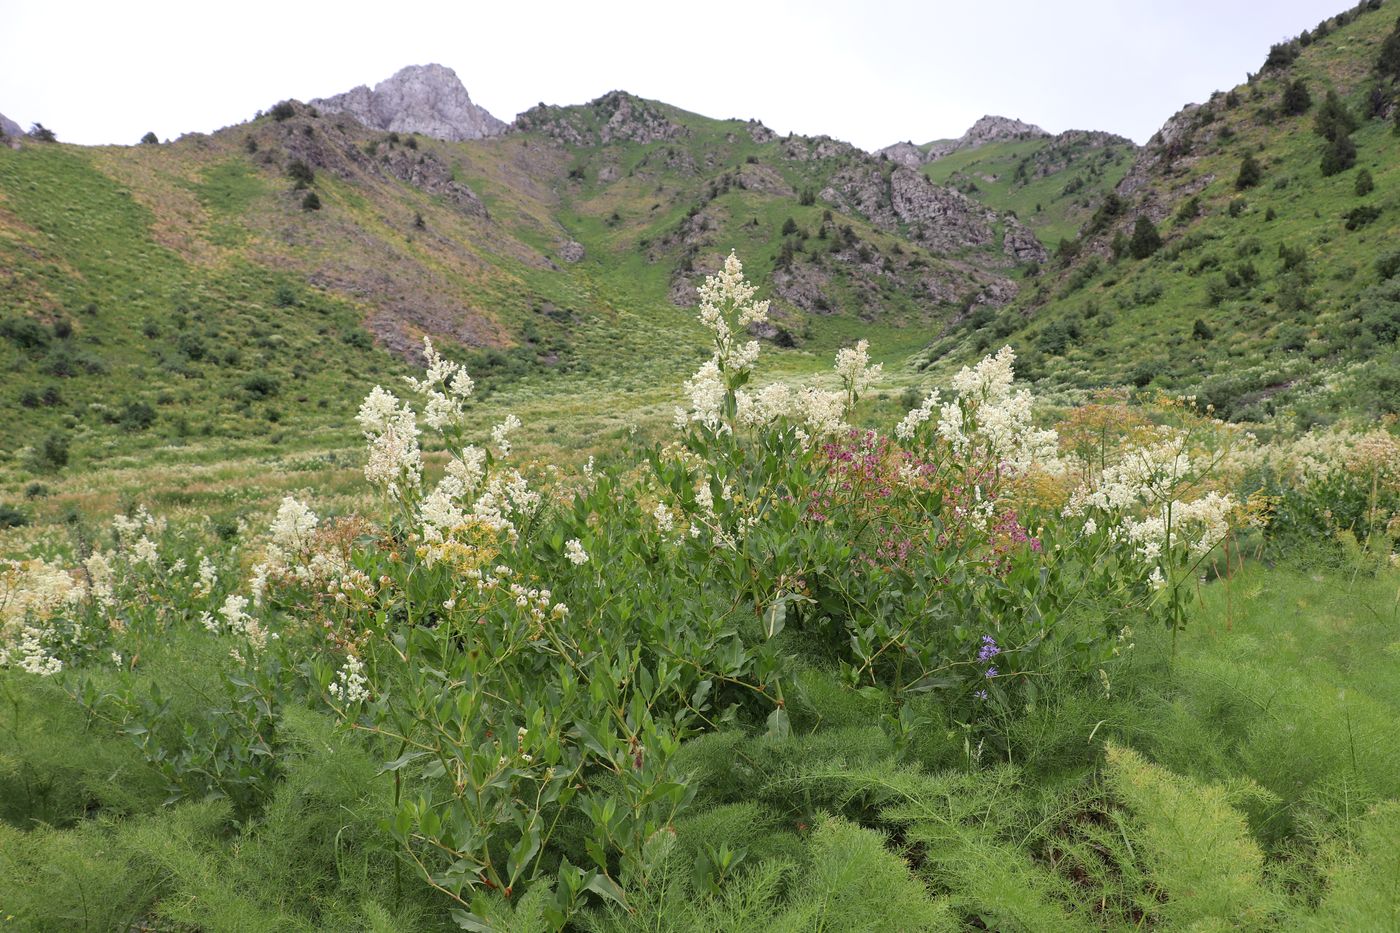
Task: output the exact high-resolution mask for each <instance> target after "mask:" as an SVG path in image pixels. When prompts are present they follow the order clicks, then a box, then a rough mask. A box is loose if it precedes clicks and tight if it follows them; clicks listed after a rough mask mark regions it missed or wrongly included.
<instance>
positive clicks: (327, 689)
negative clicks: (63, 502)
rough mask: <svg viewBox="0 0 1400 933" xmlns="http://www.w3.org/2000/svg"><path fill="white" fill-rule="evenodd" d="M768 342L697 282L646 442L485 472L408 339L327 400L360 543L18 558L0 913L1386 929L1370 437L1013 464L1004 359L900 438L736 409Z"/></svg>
mask: <svg viewBox="0 0 1400 933" xmlns="http://www.w3.org/2000/svg"><path fill="white" fill-rule="evenodd" d="M767 313H768V307H767V304H766V303H765V302H761V301H758V300H757V299H756V297H755V290H754V289H753V288H752V287H751V286H749V285H748V284H747V283H746V282H745V281H744V279H743V277H742V273H741V269H740V268H739V265H738V262H737V260H736V259H734V258H733V257H731V258H730V260H729V261H728V262H727V263H726V266H725V268H724V269H723V270H722V272H721V273H719V274H717V275H716V276H714V277H712V278H710V279H709V280H707V282H706V283H705V285H704V286H703V287H702V289H701V305H700V311H699V317H700V321H701V323H702V324H703V325H704V327H705V329H706V330H707V331H708V334H709V336H710V339H711V343H712V350H713V352H712V355H711V357H710V359H709V360H708V361H707V362H706V363H705V364H704V365H702V366H701V367H700V369H699V370H698V371H697V372H696V373H695V374H694V376H692V378H691V379H690V380H688V381H687V383H686V385H685V395H686V397H687V401H688V404H687V405H686V406H684V407H681V408H678V409H677V410H676V413H675V426H674V428H673V431H674V434H673V436H672V439H671V440H670V441H669V442H666V443H657V444H647V445H641V446H634V447H633V448H632V449H630V450H628V449H625V445H624V448H623V449H618V450H616V451H615V452H614V453H613V455H612V456H610V457H607V458H606V459H604V460H603V461H602V462H596V461H594V460H590V461H588V462H587V463H585V464H583V465H582V466H581V467H580V468H579V469H578V470H577V471H564V470H561V469H560V468H559V467H557V466H553V465H541V464H539V463H538V462H535V463H533V464H532V463H529V462H521V460H520V458H519V456H518V454H517V453H516V450H515V449H516V447H518V446H519V445H520V444H521V443H528V439H529V434H528V432H529V428H528V427H527V426H525V425H522V424H521V422H520V421H519V419H518V418H516V417H514V416H513V415H509V414H507V415H504V417H500V420H499V421H498V422H497V423H496V425H495V426H494V427H493V428H491V429H490V430H489V431H483V433H482V435H481V436H480V437H476V436H474V433H473V431H472V429H471V427H470V425H471V423H472V422H471V420H470V419H469V418H468V411H469V410H470V409H471V408H472V407H473V406H474V405H476V404H478V403H477V402H476V400H475V386H474V383H473V380H472V379H471V377H470V376H469V375H468V374H467V372H466V371H465V370H464V369H462V368H461V367H460V365H459V364H457V363H454V362H451V361H450V360H447V359H445V358H443V357H441V356H439V355H438V353H437V352H436V351H435V350H434V348H433V347H432V345H431V344H430V343H429V344H427V345H425V347H424V358H425V361H426V363H427V371H426V373H425V374H424V375H423V376H422V377H412V378H410V379H409V380H408V381H407V388H408V390H409V392H410V395H411V397H412V398H413V399H415V400H416V401H413V402H408V401H403V400H401V399H399V398H398V397H397V396H396V395H395V394H394V393H392V392H390V391H387V390H385V389H384V388H382V387H375V388H374V390H373V391H372V392H370V393H369V395H368V396H367V397H366V398H365V401H364V403H363V405H362V406H361V408H360V410H359V414H358V417H357V418H356V420H357V422H358V425H359V428H360V430H361V432H362V433H363V435H364V438H365V440H366V442H367V447H368V450H367V457H366V460H365V461H364V463H365V466H364V477H365V479H366V480H367V481H368V483H369V484H370V487H371V488H372V489H373V490H375V492H374V494H373V495H372V496H370V497H361V498H360V499H359V504H358V507H357V508H355V509H353V510H351V509H346V510H344V511H340V512H339V513H338V514H326V513H325V512H324V511H323V512H322V513H321V514H318V512H317V511H315V510H313V508H312V507H311V505H308V504H307V503H305V502H303V501H301V500H299V499H297V498H294V497H291V496H288V497H286V498H284V499H283V501H282V502H281V504H280V506H279V507H278V509H277V512H276V515H275V517H274V519H273V521H272V522H271V528H270V531H269V532H268V533H267V534H266V535H260V534H258V533H256V532H254V531H253V530H251V529H250V528H249V527H248V526H246V525H235V526H232V527H225V526H220V525H218V524H215V523H213V522H211V521H210V520H208V519H205V520H203V521H202V522H201V521H189V520H187V521H185V522H171V521H167V520H166V519H164V518H162V517H159V516H156V515H154V514H152V513H151V512H150V511H148V510H147V509H145V508H142V507H133V508H132V509H131V510H130V511H128V512H125V513H123V514H119V515H118V516H116V518H115V519H114V520H113V521H112V523H111V525H110V527H109V528H99V527H93V526H91V525H89V524H88V523H87V522H86V521H85V520H83V519H82V518H81V517H77V518H75V520H74V523H73V524H72V525H71V526H70V534H69V535H68V536H67V540H63V539H62V538H52V537H51V538H48V539H47V542H48V544H47V547H44V546H41V547H40V550H43V551H45V553H41V554H36V555H34V556H33V557H30V558H29V559H26V560H19V561H7V562H6V563H5V565H4V576H3V578H0V609H3V612H4V616H3V629H0V635H2V636H3V638H0V666H3V670H0V689H2V690H3V692H4V696H5V700H6V704H5V706H6V708H5V716H4V728H3V729H0V743H3V744H0V753H3V757H2V758H0V765H3V768H0V781H2V782H3V784H4V789H5V792H4V794H3V795H0V799H3V801H4V806H5V811H4V813H3V814H0V816H3V819H4V821H5V824H4V826H3V827H0V833H3V836H4V839H3V841H4V845H3V846H0V853H3V854H0V858H3V859H4V860H5V862H6V865H5V869H6V870H5V871H4V872H3V873H0V879H3V880H0V903H3V904H4V907H5V911H6V913H7V916H8V917H9V922H11V923H15V924H18V925H19V928H24V929H39V930H43V929H69V928H90V929H126V928H130V927H131V926H133V925H137V926H145V927H146V928H150V929H208V930H220V929H241V930H247V929H268V930H274V929H275V930H286V929H344V928H347V927H349V928H367V929H384V930H389V929H395V930H402V929H425V930H427V929H445V928H453V927H454V926H455V927H460V928H466V929H499V930H547V929H560V928H564V927H568V928H572V929H596V930H626V929H657V928H665V929H677V930H708V929H747V928H753V929H760V928H764V929H768V928H778V929H792V930H806V929H814V928H823V927H837V928H842V929H871V930H896V929H897V930H908V929H965V928H978V927H992V928H999V929H1025V930H1041V929H1103V928H1107V929H1119V928H1127V927H1142V926H1153V927H1158V928H1178V927H1180V926H1182V925H1190V924H1198V925H1202V924H1204V925H1210V924H1213V925H1215V926H1217V927H1224V926H1228V927H1231V928H1240V927H1242V928H1252V929H1270V928H1275V929H1282V928H1288V929H1292V928H1296V927H1299V926H1311V927H1315V928H1318V929H1335V928H1338V927H1346V928H1384V927H1385V926H1386V925H1387V924H1388V923H1390V922H1391V921H1393V920H1394V918H1395V916H1396V912H1397V911H1398V910H1400V898H1397V892H1396V891H1395V890H1394V886H1393V884H1390V883H1388V882H1387V881H1386V880H1385V879H1393V873H1394V870H1395V865H1394V857H1395V856H1394V850H1393V847H1391V846H1389V845H1388V844H1387V839H1388V838H1389V836H1390V835H1392V834H1393V833H1394V831H1395V829H1396V819H1397V816H1398V815H1400V809H1397V808H1398V807H1400V788H1397V787H1396V786H1395V774H1396V773H1397V772H1396V768H1395V765H1396V763H1397V756H1398V755H1400V747H1397V746H1396V744H1395V741H1394V737H1393V735H1392V731H1393V730H1391V729H1390V721H1391V719H1392V718H1393V716H1394V714H1395V712H1396V710H1395V706H1396V702H1397V697H1396V695H1395V694H1394V690H1393V689H1392V688H1393V686H1394V684H1393V678H1391V677H1389V676H1388V672H1387V665H1388V664H1389V663H1390V658H1389V655H1390V654H1391V653H1393V652H1392V651H1391V648H1393V645H1391V647H1386V645H1389V644H1390V642H1392V641H1393V640H1394V632H1395V626H1396V624H1397V622H1400V616H1398V615H1397V614H1400V601H1397V598H1396V595H1395V594H1396V585H1397V578H1396V576H1395V569H1394V568H1393V566H1392V565H1393V564H1394V563H1395V556H1394V554H1393V551H1394V549H1395V547H1396V543H1397V538H1400V442H1397V440H1396V438H1395V437H1394V436H1393V435H1392V434H1390V433H1388V432H1387V431H1385V430H1371V431H1370V432H1368V433H1347V432H1343V431H1340V430H1335V429H1334V430H1332V431H1330V432H1328V433H1327V434H1325V435H1309V436H1304V437H1299V438H1289V437H1285V436H1279V437H1277V438H1274V439H1272V440H1270V441H1269V442H1268V443H1263V442H1261V441H1260V440H1259V439H1258V438H1255V437H1254V436H1253V435H1249V434H1245V433H1243V432H1241V431H1239V430H1238V429H1235V428H1232V427H1231V426H1229V425H1227V424H1225V423H1223V422H1221V421H1219V420H1217V419H1214V418H1211V417H1209V416H1208V415H1206V414H1203V413H1200V412H1197V411H1196V410H1195V409H1194V408H1193V407H1192V406H1191V405H1190V404H1189V403H1186V402H1184V401H1182V400H1177V399H1170V398H1163V399H1160V400H1159V401H1158V402H1157V403H1156V404H1155V405H1153V406H1150V407H1130V406H1128V405H1127V404H1126V403H1125V402H1124V401H1123V400H1122V399H1121V398H1117V397H1107V398H1104V399H1101V400H1099V401H1097V402H1094V403H1092V404H1089V405H1086V406H1082V407H1080V408H1077V409H1075V410H1073V411H1069V412H1066V413H1064V416H1063V417H1062V418H1061V419H1060V422H1059V424H1058V426H1057V428H1056V429H1053V430H1051V429H1044V428H1040V427H1037V426H1036V424H1035V423H1034V422H1033V420H1032V415H1033V405H1034V399H1033V398H1032V397H1031V396H1030V395H1029V394H1028V393H1027V392H1026V391H1024V390H1022V389H1018V388H1017V387H1016V386H1015V383H1014V381H1013V370H1012V364H1013V357H1012V355H1011V354H1010V352H1009V351H1004V352H1001V353H999V354H997V355H995V356H991V357H988V358H986V359H984V360H983V361H982V362H981V363H979V364H978V365H977V366H975V367H971V368H967V369H964V370H963V371H961V372H960V373H959V374H957V375H956V376H955V377H954V379H953V380H952V385H951V387H950V389H949V390H948V391H947V393H946V394H945V393H944V392H940V391H937V390H934V391H930V392H928V393H927V394H926V395H924V396H923V397H922V400H921V401H917V403H916V404H915V406H914V407H913V408H912V409H911V410H909V411H908V412H907V413H906V414H905V415H904V417H903V418H902V419H901V420H900V421H899V423H898V425H897V426H895V428H894V429H893V430H892V431H890V432H888V433H886V432H883V431H876V430H872V429H867V428H861V427H856V426H854V424H853V422H854V421H855V420H856V419H857V418H859V417H860V413H861V412H862V411H866V412H868V411H869V409H868V408H867V407H866V406H865V405H864V404H863V403H862V397H863V395H865V393H866V392H867V391H868V389H869V386H870V385H871V383H872V381H873V380H874V379H875V378H876V377H877V376H878V375H879V367H878V365H872V364H871V363H870V361H869V357H868V353H867V348H866V346H865V345H864V344H863V343H860V344H857V345H856V346H855V347H852V348H846V349H843V350H842V351H840V352H839V353H838V354H837V358H836V372H835V376H834V379H833V380H824V381H819V382H817V383H815V384H808V385H804V386H800V387H793V386H791V385H790V384H788V383H784V382H774V383H768V384H765V385H763V386H762V387H756V382H755V376H756V374H757V373H758V371H759V369H758V360H759V356H760V354H761V351H760V348H759V345H758V343H757V342H755V341H751V340H748V339H747V336H746V334H745V332H744V331H745V328H747V327H748V326H752V325H757V324H761V323H762V322H763V320H764V319H765V317H766V315H767ZM473 441H475V443H473ZM313 504H314V503H313ZM1279 561H1282V564H1281V565H1279V566H1273V567H1272V569H1270V565H1273V564H1275V563H1276V562H1279ZM1291 565H1296V566H1299V567H1302V566H1307V567H1308V569H1307V570H1302V569H1298V570H1293V569H1288V568H1289V567H1290V566H1291Z"/></svg>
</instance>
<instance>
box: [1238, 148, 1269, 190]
mask: <svg viewBox="0 0 1400 933" xmlns="http://www.w3.org/2000/svg"><path fill="white" fill-rule="evenodd" d="M1263 177H1264V170H1263V168H1262V167H1260V165H1259V161H1258V160H1257V159H1255V158H1254V153H1252V152H1246V153H1245V154H1244V159H1243V160H1241V161H1240V171H1239V174H1238V175H1236V176H1235V190H1236V191H1243V190H1245V189H1246V188H1253V187H1254V186H1255V185H1257V184H1259V182H1260V180H1261V179H1262V178H1263Z"/></svg>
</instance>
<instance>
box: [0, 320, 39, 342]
mask: <svg viewBox="0 0 1400 933" xmlns="http://www.w3.org/2000/svg"><path fill="white" fill-rule="evenodd" d="M0 337H3V338H5V339H6V340H8V341H10V343H12V344H14V345H15V346H16V347H19V348H20V349H21V350H39V349H43V348H44V347H46V346H48V345H49V331H48V330H46V329H45V328H44V326H43V325H42V324H40V323H39V322H38V321H36V320H34V319H33V318H32V317H25V316H19V317H7V318H5V319H4V320H0Z"/></svg>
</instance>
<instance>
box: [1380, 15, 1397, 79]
mask: <svg viewBox="0 0 1400 933" xmlns="http://www.w3.org/2000/svg"><path fill="white" fill-rule="evenodd" d="M1376 73H1377V74H1379V75H1380V76H1381V77H1382V78H1389V79H1390V80H1392V81H1400V19H1397V20H1396V21H1395V28H1394V29H1392V30H1391V32H1390V35H1388V36H1386V37H1385V41H1384V42H1382V43H1381V52H1380V55H1378V56H1377V57H1376Z"/></svg>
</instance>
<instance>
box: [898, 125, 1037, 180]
mask: <svg viewBox="0 0 1400 933" xmlns="http://www.w3.org/2000/svg"><path fill="white" fill-rule="evenodd" d="M1049 135H1050V134H1049V133H1047V132H1045V130H1043V129H1041V128H1040V127H1038V126H1036V125H1035V124H1033V123H1026V122H1024V121H1022V120H1013V119H1011V118H1010V117H997V116H992V115H990V114H989V115H987V116H985V117H983V118H982V119H980V120H978V121H977V122H976V123H974V124H972V126H970V127H968V130H967V132H966V133H963V134H962V135H961V136H959V137H958V138H957V139H940V140H938V141H936V142H932V143H928V144H927V145H924V146H916V145H914V144H913V143H912V142H903V143H895V144H894V145H893V146H886V147H885V148H883V149H880V150H878V151H877V152H876V153H875V154H876V155H883V156H885V157H887V158H889V159H890V160H891V161H894V162H898V163H899V164H901V165H904V166H908V167H909V168H917V167H918V166H920V165H923V164H925V163H927V162H932V161H933V160H935V159H941V158H943V157H944V156H946V155H949V154H950V153H954V152H961V151H963V150H964V149H976V148H978V147H979V146H985V145H987V144H988V143H1002V142H1012V141H1015V140H1021V139H1044V138H1046V137H1048V136H1049Z"/></svg>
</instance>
